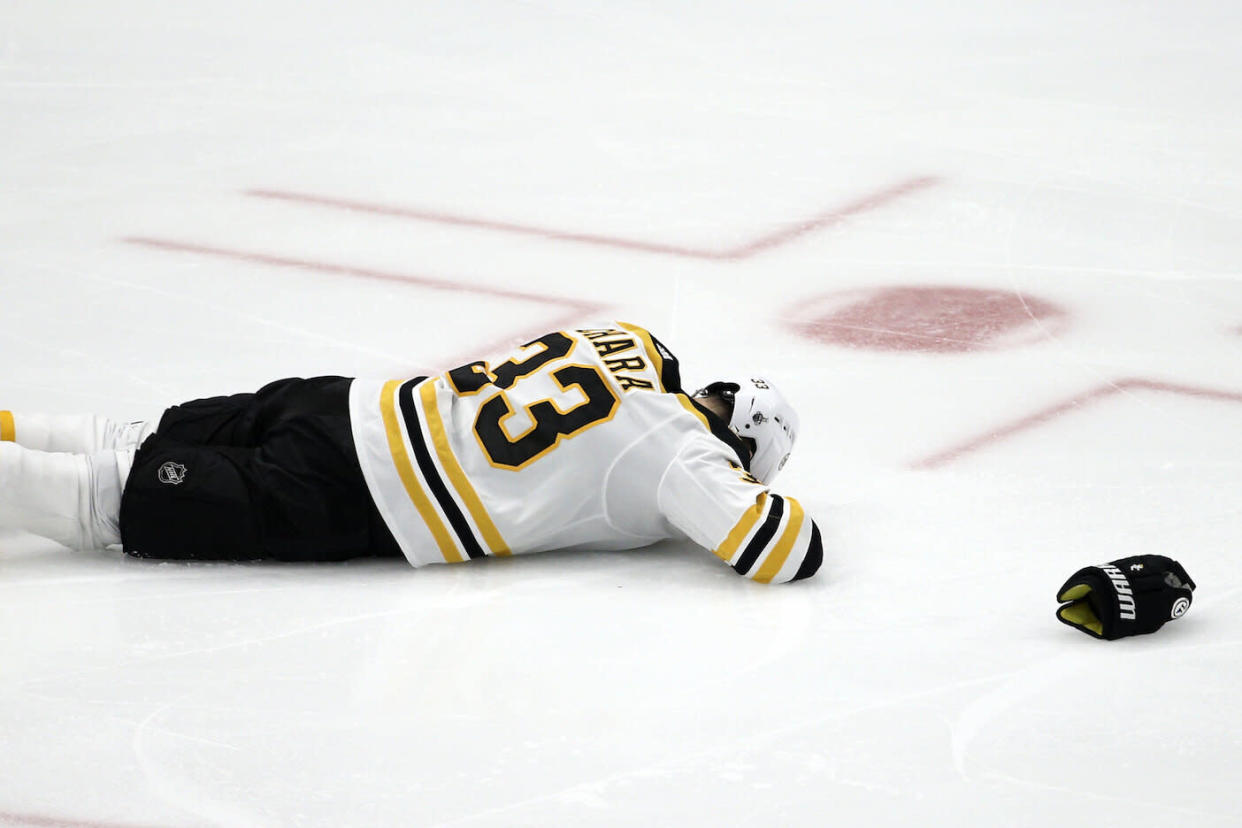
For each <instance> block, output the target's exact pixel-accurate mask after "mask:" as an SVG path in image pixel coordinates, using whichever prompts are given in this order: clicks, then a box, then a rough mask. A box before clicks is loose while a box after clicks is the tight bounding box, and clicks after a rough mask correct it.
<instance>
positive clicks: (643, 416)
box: [350, 322, 823, 583]
mask: <svg viewBox="0 0 1242 828" xmlns="http://www.w3.org/2000/svg"><path fill="white" fill-rule="evenodd" d="M350 416H351V420H352V424H353V432H354V442H355V444H356V447H357V450H358V457H359V461H360V463H361V465H362V471H363V476H364V477H365V478H366V481H367V486H368V487H369V489H370V492H371V496H372V498H373V499H374V500H375V503H376V506H377V507H378V508H379V511H380V514H381V515H382V516H383V518H384V520H385V522H386V523H387V524H388V528H389V529H390V530H391V531H392V534H393V536H394V537H395V538H396V539H397V542H398V543H399V544H400V545H401V548H402V550H403V551H404V552H405V555H406V557H407V558H408V559H409V561H410V563H411V564H413V565H414V566H422V565H424V564H430V563H445V562H456V561H463V560H466V559H468V558H479V557H483V556H485V555H511V554H521V553H526V552H538V551H545V550H552V549H582V550H617V549H633V548H636V547H641V546H647V545H649V544H652V543H655V542H657V541H659V540H662V539H665V538H689V539H690V540H692V541H694V542H695V543H697V544H698V545H700V546H702V547H704V548H706V549H709V550H711V551H713V552H714V553H715V554H716V555H717V556H719V557H720V558H721V559H723V560H724V561H725V562H727V563H729V564H730V565H732V566H733V568H734V569H735V570H736V571H737V572H738V573H739V574H741V575H745V576H747V577H750V578H753V579H754V580H756V581H760V582H763V583H779V582H784V581H792V580H797V579H800V578H806V577H809V576H810V575H813V574H814V573H815V571H816V570H817V569H818V568H819V565H820V562H821V560H822V557H823V552H822V544H821V540H820V533H819V529H818V527H816V525H815V522H814V521H813V520H811V518H810V517H809V516H808V515H806V514H805V512H804V511H803V509H802V506H801V505H800V504H799V503H798V502H797V501H796V500H794V499H793V498H790V497H782V496H780V495H778V494H775V493H772V492H770V491H769V490H768V489H766V488H765V487H764V486H762V485H761V484H759V483H758V482H757V481H756V480H755V479H754V478H753V477H751V476H750V475H749V474H747V473H746V472H745V471H744V470H743V469H742V468H741V465H740V463H741V458H742V457H743V456H746V454H745V450H744V449H743V448H742V447H741V444H740V443H739V441H738V439H737V438H736V437H735V436H734V435H733V433H732V432H731V431H729V429H728V428H727V427H726V426H725V424H724V423H721V422H720V421H719V420H718V419H717V418H716V417H715V416H713V415H712V414H711V413H710V412H708V411H707V409H705V408H703V407H702V406H700V405H699V404H698V403H697V402H695V401H694V400H692V399H691V398H690V397H689V396H688V395H687V394H686V393H685V392H684V391H683V390H682V388H681V378H680V371H679V367H678V364H677V360H676V358H674V357H673V355H672V354H671V353H669V351H668V350H667V349H666V348H665V347H664V345H663V344H662V343H660V342H659V340H657V339H656V338H655V337H653V336H652V335H651V334H650V333H648V332H647V331H646V330H644V329H643V328H640V327H638V326H636V325H629V324H626V323H623V322H612V323H609V324H607V325H604V326H601V327H596V328H582V329H576V330H568V331H555V332H552V333H549V334H545V335H544V336H541V337H539V338H538V339H534V340H532V341H530V342H528V343H526V344H525V345H523V346H521V347H520V348H518V349H517V350H516V351H514V352H513V353H512V354H509V355H507V358H506V359H504V361H502V362H499V363H495V364H493V363H488V362H484V361H478V362H471V363H468V364H466V365H462V366H460V367H458V368H454V369H453V370H451V371H449V372H448V373H446V374H443V375H441V376H437V377H417V378H414V379H408V380H389V381H386V382H385V381H383V380H365V379H357V380H355V381H354V383H353V385H352V387H351V391H350Z"/></svg>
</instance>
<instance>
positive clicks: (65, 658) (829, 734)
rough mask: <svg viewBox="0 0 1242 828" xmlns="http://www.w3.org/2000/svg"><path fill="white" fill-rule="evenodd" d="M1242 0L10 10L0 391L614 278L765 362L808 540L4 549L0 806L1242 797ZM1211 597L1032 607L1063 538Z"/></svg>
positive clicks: (504, 820) (762, 819)
mask: <svg viewBox="0 0 1242 828" xmlns="http://www.w3.org/2000/svg"><path fill="white" fill-rule="evenodd" d="M1240 44H1242V16H1240V15H1239V13H1238V10H1237V6H1236V4H1234V3H1230V2H1223V0H1222V1H1221V2H1177V3H1174V2H1150V1H1148V2H1121V0H1099V1H1098V2H1096V1H1093V0H1088V1H1087V2H1081V1H1079V0H1076V1H1075V2H1029V3H1012V2H982V0H967V1H966V2H946V1H945V0H940V2H936V3H913V2H909V3H896V2H873V3H857V2H851V3H845V2H820V3H814V2H812V3H706V2H703V3H694V2H672V3H666V2H637V0H633V1H631V0H627V1H626V2H619V3H612V4H603V3H595V2H590V3H585V2H582V3H575V2H560V1H559V0H546V1H544V0H532V1H531V2H511V3H499V2H486V3H484V2H480V3H430V2H421V3H396V2H392V3H379V2H374V3H362V4H360V7H357V8H347V4H339V3H319V2H316V3H310V2H262V3H257V4H251V3H239V2H212V3H159V2H46V3H35V2H27V3H22V2H17V0H11V1H10V2H8V3H7V4H5V5H4V6H3V8H0V194H2V195H0V355H2V359H0V408H7V409H17V410H22V409H25V410H44V411H52V412H71V411H97V412H100V413H106V414H109V415H112V416H115V417H118V418H126V419H128V418H137V417H148V416H156V415H158V413H159V412H160V411H161V410H162V409H163V407H164V406H165V405H167V404H170V403H173V402H180V401H182V400H185V399H189V398H193V397H198V396H207V395H213V394H219V393H228V392H235V391H243V390H253V389H254V388H255V387H257V386H259V385H261V384H263V383H265V382H267V381H268V380H271V379H275V378H277V377H283V376H289V375H303V376H307V375H315V374H325V373H337V374H346V375H356V374H383V375H389V376H407V375H411V374H414V373H416V372H422V371H426V370H433V369H444V368H448V367H452V366H453V365H454V364H457V363H458V362H461V361H465V360H466V359H468V358H473V357H476V356H483V355H484V354H483V353H481V352H480V349H482V351H484V352H485V351H494V350H496V349H498V348H500V347H502V346H504V345H506V344H512V343H516V342H519V341H522V340H523V338H524V337H528V336H529V335H537V334H540V333H543V332H544V331H546V330H550V329H553V328H556V327H560V326H565V325H569V324H576V323H578V322H587V321H590V320H591V319H593V318H595V319H598V318H603V319H609V318H619V319H624V320H630V321H634V322H638V323H640V324H644V325H646V326H647V327H649V328H651V329H652V330H653V331H654V332H655V333H656V334H657V335H658V336H660V337H661V338H662V339H663V340H665V342H667V343H668V344H669V345H670V347H671V348H672V349H673V350H674V352H676V353H677V354H678V356H679V357H680V358H681V360H682V363H683V368H684V373H685V375H686V381H687V385H688V386H689V387H691V388H693V387H695V386H696V384H699V383H702V382H705V381H707V380H709V379H712V378H713V377H714V376H715V375H716V374H718V373H719V372H722V371H726V370H729V369H730V367H737V368H740V369H741V370H743V371H747V370H751V369H752V368H766V369H768V370H771V371H772V372H774V373H775V374H777V375H778V376H779V377H782V378H784V380H785V386H786V387H787V389H788V395H789V396H790V397H791V398H792V399H793V401H794V402H795V403H796V404H797V406H798V407H799V409H800V411H801V415H802V422H803V431H802V435H801V438H800V443H799V445H798V449H797V451H796V453H795V456H794V459H793V460H792V461H791V463H790V465H789V466H788V468H787V469H786V471H785V472H784V474H783V476H782V477H781V479H780V480H779V488H780V490H781V491H783V492H786V493H788V494H792V495H795V496H797V497H799V498H800V499H801V500H802V501H803V502H804V504H805V505H806V506H807V508H808V511H810V512H811V513H812V514H813V515H814V516H815V517H816V519H817V521H818V522H819V524H820V526H821V527H822V528H823V530H824V533H825V535H824V538H825V549H826V559H825V563H824V565H823V568H822V569H821V570H820V574H819V576H818V577H816V578H815V579H814V580H812V581H810V582H805V583H801V584H795V585H792V586H785V587H764V586H760V585H757V584H754V583H751V582H749V581H746V580H743V579H741V578H739V577H737V576H736V575H735V574H734V573H733V572H732V571H731V570H730V569H729V568H728V567H726V566H723V565H721V563H720V562H719V561H718V560H716V559H715V558H714V557H713V556H712V555H710V554H709V553H706V552H703V551H702V550H698V549H695V548H693V547H691V546H689V545H684V544H666V545H662V546H659V547H655V548H652V549H648V550H641V551H635V552H629V553H622V554H602V553H601V554H595V555H592V554H575V555H571V554H556V553H552V554H546V555H536V556H528V557H523V558H519V559H504V560H487V561H482V562H475V563H470V564H463V565H456V566H444V567H433V568H430V569H425V570H419V571H415V570H412V569H410V568H408V567H406V566H405V565H404V564H399V563H376V562H369V563H353V564H348V565H324V566H288V565H285V566H281V565H230V564H223V565H184V564H170V563H166V564H160V563H153V562H149V561H140V560H130V559H126V558H125V557H124V556H123V555H122V554H121V553H119V552H117V551H109V552H92V553H70V552H67V551H66V550H63V549H60V548H58V547H56V546H55V545H54V544H51V543H49V542H41V541H38V540H36V539H33V538H31V537H29V536H17V535H13V534H5V535H0V824H14V825H31V826H99V827H101V828H105V827H106V828H129V827H130V826H156V825H158V826H200V825H228V826H234V825H237V826H247V825H316V826H339V825H419V826H432V825H440V826H512V825H530V826H549V825H558V826H560V825H565V826H575V825H644V826H653V825H660V826H663V825H705V826H706V825H712V826H716V825H763V826H775V825H808V826H809V825H865V826H899V825H900V826H909V825H952V826H998V825H1022V826H1046V825H1090V826H1097V827H1098V826H1114V825H1116V826H1139V825H1141V826H1156V825H1161V826H1163V825H1193V826H1226V825H1238V824H1242V797H1240V796H1239V784H1240V783H1242V735H1240V734H1242V690H1240V689H1239V688H1240V686H1242V609H1240V605H1242V574H1239V566H1238V562H1239V551H1240V550H1239V541H1240V540H1242V531H1240V530H1242V504H1240V495H1242V440H1240V439H1239V435H1240V433H1242V360H1240V357H1242V268H1240V266H1239V262H1240V261H1242V109H1240V107H1239V102H1240V101H1242V45H1240ZM1140 553H1159V554H1166V555H1171V556H1173V557H1175V558H1178V559H1180V560H1181V561H1182V562H1183V563H1184V564H1185V566H1186V568H1187V569H1188V570H1189V572H1190V573H1191V575H1192V576H1193V577H1194V578H1195V579H1196V580H1197V581H1198V583H1199V590H1198V592H1197V593H1196V597H1195V603H1194V606H1193V608H1192V609H1191V611H1190V613H1189V614H1188V615H1187V616H1186V617H1185V618H1183V619H1182V620H1180V621H1178V622H1176V623H1173V624H1170V625H1169V626H1166V627H1165V629H1164V630H1163V631H1161V632H1160V633H1158V634H1157V635H1154V636H1148V637H1144V638H1135V639H1128V640H1124V641H1119V642H1114V643H1108V642H1101V641H1096V640H1093V639H1090V638H1088V637H1087V636H1084V635H1081V634H1079V633H1077V632H1074V631H1073V630H1070V629H1069V628H1068V627H1065V626H1063V625H1061V624H1059V623H1058V622H1057V621H1056V619H1055V618H1054V616H1053V611H1054V609H1055V603H1056V602H1055V600H1054V596H1055V593H1056V589H1057V587H1058V586H1059V585H1060V584H1061V582H1062V581H1063V580H1064V579H1065V578H1066V577H1067V576H1068V575H1069V574H1070V573H1072V572H1073V571H1074V570H1076V569H1078V568H1079V567H1081V566H1085V565H1088V564H1092V563H1099V562H1103V561H1106V560H1111V559H1114V558H1118V557H1122V556H1126V555H1131V554H1140Z"/></svg>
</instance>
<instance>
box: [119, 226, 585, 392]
mask: <svg viewBox="0 0 1242 828" xmlns="http://www.w3.org/2000/svg"><path fill="white" fill-rule="evenodd" d="M122 241H124V242H125V243H127V244H136V245H140V246H142V247H151V248H155V249H157V250H167V251H172V252H176V253H193V254H195V255H199V256H213V257H216V258H222V259H233V260H235V261H241V262H249V263H251V264H262V265H269V266H272V267H285V268H293V269H297V270H310V271H315V272H318V273H331V274H333V275H336V276H351V277H355V278H359V279H378V280H380V281H386V282H398V283H401V284H407V285H415V286H417V287H423V288H430V289H432V290H443V291H450V292H454V293H473V294H479V295H483V296H495V297H498V298H501V299H516V300H519V301H523V302H537V303H541V304H545V305H554V306H557V307H561V308H564V309H565V310H564V312H563V313H561V314H560V315H558V316H557V317H556V318H554V319H552V320H548V321H545V322H542V323H540V324H539V327H538V330H536V329H535V328H523V329H522V330H520V331H517V332H515V333H513V334H511V335H509V336H506V337H504V338H498V339H497V340H496V341H494V342H485V343H483V344H482V345H476V346H474V347H472V348H471V349H470V353H469V354H465V355H458V356H454V357H451V358H449V359H446V360H445V362H446V364H447V365H449V366H452V365H457V364H459V363H463V362H466V361H468V360H471V359H476V358H478V357H479V356H484V355H487V354H490V353H493V352H495V351H499V350H501V349H504V348H506V347H508V346H511V345H513V344H514V343H515V342H519V341H521V340H522V339H523V338H524V337H525V338H529V337H531V336H537V335H538V334H540V333H543V332H544V331H545V330H546V329H547V328H548V327H552V328H560V327H564V326H566V325H569V324H571V323H573V322H578V321H581V320H583V319H589V318H590V317H592V316H595V315H596V314H598V313H600V312H601V311H602V310H603V309H604V308H605V306H604V305H601V304H598V303H596V302H584V301H582V300H580V299H566V298H564V297H562V296H552V295H549V294H543V293H529V292H526V291H518V290H509V289H507V288H497V287H492V286H490V285H478V284H473V283H470V282H462V281H458V280H454V279H441V278H436V277H432V276H419V275H415V274H410V273H393V272H391V271H386V270H373V269H371V268H365V267H355V266H353V265H342V264H335V263H332V262H321V261H315V260H312V259H299V258H294V257H291V256H276V255H272V254H270V253H256V252H254V251H249V250H233V249H230V248H225V247H214V246H211V245H205V244H195V243H191V242H180V241H173V240H171V239H155V238H150V237H147V236H129V237H126V238H124V239H122ZM413 373H435V371H422V370H420V371H417V372H412V374H411V375H413Z"/></svg>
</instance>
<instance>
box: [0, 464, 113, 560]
mask: <svg viewBox="0 0 1242 828" xmlns="http://www.w3.org/2000/svg"><path fill="white" fill-rule="evenodd" d="M133 455H134V449H125V450H124V451H100V452H95V453H94V454H89V455H88V454H64V453H52V452H44V451H34V450H32V449H27V448H23V447H22V446H19V445H16V444H15V443H7V442H0V526H5V527H9V528H13V529H22V530H25V531H27V532H32V533H34V534H36V535H42V536H43V537H45V538H51V539H52V540H54V541H56V542H57V543H60V544H63V545H65V546H68V547H70V548H71V549H98V548H100V547H103V546H107V545H108V544H114V543H120V542H121V533H120V514H121V492H122V491H123V489H124V487H125V477H126V476H127V475H128V472H129V469H130V467H131V465H132V464H133Z"/></svg>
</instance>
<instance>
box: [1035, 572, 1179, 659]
mask: <svg viewBox="0 0 1242 828" xmlns="http://www.w3.org/2000/svg"><path fill="white" fill-rule="evenodd" d="M1194 589H1195V582H1194V581H1192V580H1191V579H1190V576H1189V575H1187V574H1186V570H1185V569H1183V568H1182V565H1181V564H1179V563H1178V562H1177V561H1175V560H1173V559H1172V558H1166V557H1164V556H1163V555H1136V556H1134V557H1132V558H1122V559H1121V560H1117V561H1113V562H1112V563H1106V564H1100V565H1099V566H1088V567H1084V568H1082V569H1080V570H1078V571H1077V572H1075V573H1074V574H1073V575H1072V576H1070V579H1069V580H1068V581H1066V582H1065V584H1064V585H1063V586H1062V587H1061V588H1060V589H1059V590H1057V600H1058V601H1060V602H1062V605H1061V607H1060V608H1059V609H1058V610H1057V618H1059V619H1061V621H1063V622H1064V623H1066V624H1069V625H1070V626H1071V627H1074V628H1075V629H1079V630H1082V631H1083V632H1085V633H1086V634H1087V635H1091V636H1095V637H1096V638H1105V639H1108V640H1110V641H1111V640H1112V639H1115V638H1125V637H1126V636H1128V635H1143V634H1145V633H1153V632H1155V631H1156V630H1158V629H1160V628H1161V627H1162V626H1164V623H1165V622H1166V621H1171V620H1172V619H1174V618H1181V617H1182V616H1183V615H1185V614H1186V610H1188V609H1190V601H1191V598H1192V594H1193V592H1194Z"/></svg>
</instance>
